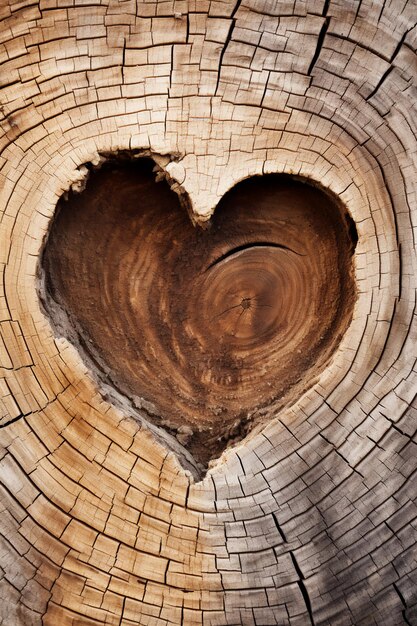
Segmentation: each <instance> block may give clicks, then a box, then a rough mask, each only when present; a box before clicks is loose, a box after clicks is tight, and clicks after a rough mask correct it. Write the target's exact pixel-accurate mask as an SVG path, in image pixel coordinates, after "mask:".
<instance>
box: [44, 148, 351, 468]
mask: <svg viewBox="0 0 417 626" xmlns="http://www.w3.org/2000/svg"><path fill="white" fill-rule="evenodd" d="M154 165H155V163H154V162H153V161H152V160H151V159H149V158H140V159H134V160H133V159H126V158H125V159H124V160H120V159H116V158H110V159H108V160H107V161H106V162H105V163H104V164H103V165H102V166H101V167H100V169H98V170H97V171H93V170H92V171H91V173H90V176H89V179H88V181H87V183H86V186H85V190H84V191H82V192H81V193H74V192H70V193H69V194H67V195H66V197H65V198H62V199H61V200H60V201H59V203H58V205H57V210H56V214H55V217H54V219H53V220H52V223H51V227H50V230H49V233H48V237H47V239H46V243H45V246H44V250H43V254H42V259H41V264H40V271H41V276H42V279H41V281H40V283H41V287H40V295H41V298H42V301H43V304H44V308H45V310H46V312H47V314H48V315H49V317H50V320H51V323H52V325H53V326H54V328H55V332H56V334H59V335H64V336H66V337H67V338H68V339H69V340H70V341H71V342H72V343H73V344H74V345H75V346H76V348H77V349H78V350H79V353H80V355H81V356H82V358H83V359H84V360H85V361H86V363H87V364H88V365H89V368H90V370H91V372H92V375H94V376H95V377H96V378H97V380H98V381H99V382H100V384H101V385H102V386H103V385H104V386H105V389H106V391H105V392H106V393H108V394H109V398H110V399H111V400H112V401H113V402H117V401H119V400H120V398H121V397H123V398H125V399H130V402H131V405H130V406H131V409H132V412H135V413H137V415H140V416H144V417H145V419H146V420H147V421H148V422H149V423H150V424H151V428H153V429H154V431H155V429H157V430H158V432H161V429H163V430H164V431H165V432H167V433H168V437H163V440H164V445H167V446H168V447H170V448H172V449H173V450H174V452H176V453H177V454H178V456H179V458H180V460H182V462H185V463H187V464H188V463H191V465H193V466H194V468H197V471H198V472H199V473H200V474H201V473H204V471H205V470H206V469H207V467H208V464H209V462H210V461H212V460H213V459H218V458H219V456H220V455H221V454H222V452H223V451H224V450H225V448H227V447H228V446H231V445H233V444H235V443H237V442H238V441H241V440H242V439H243V438H245V437H246V436H247V435H248V434H249V433H250V432H254V430H256V431H258V430H259V429H261V428H262V425H264V424H265V423H267V422H269V421H270V420H271V419H273V418H275V417H276V416H277V413H278V412H279V411H280V410H281V409H282V408H283V406H288V404H290V403H293V402H294V401H295V400H296V399H297V398H299V397H300V396H301V395H302V393H303V392H304V391H305V390H306V389H307V388H309V387H311V385H312V384H313V381H314V380H315V379H316V378H317V376H318V374H320V373H321V372H322V371H323V369H324V368H325V367H326V365H328V363H329V360H330V358H331V356H332V355H333V354H334V352H335V350H336V349H337V347H338V345H339V343H340V340H341V337H342V336H343V334H344V333H345V331H346V329H347V328H348V326H349V324H350V321H351V319H352V312H353V306H354V302H355V297H356V290H355V282H354V267H353V253H354V248H355V245H356V241H357V234H356V228H355V225H354V223H353V221H352V219H351V218H350V216H349V215H348V212H347V210H346V208H345V207H344V206H343V205H342V204H341V202H340V201H339V200H338V199H337V198H335V197H334V196H333V195H332V194H331V193H329V192H327V191H325V190H322V189H320V188H318V187H317V186H314V185H312V184H308V182H306V181H304V180H303V181H300V180H299V179H294V178H291V177H289V176H283V175H273V174H270V175H266V176H256V177H253V178H250V179H247V180H244V181H242V182H240V183H238V184H237V185H236V186H235V187H234V188H233V189H231V190H230V191H229V192H228V193H227V194H226V195H225V196H224V197H223V199H222V200H221V202H220V203H219V205H218V206H217V207H216V210H215V213H214V215H213V217H212V219H211V221H210V224H209V227H208V228H205V229H203V228H200V227H198V226H194V225H193V223H192V221H191V220H190V218H189V216H188V214H187V212H186V210H185V209H184V208H183V207H182V206H181V205H180V202H179V199H178V196H177V195H176V194H174V193H173V192H172V191H171V189H170V187H169V185H168V183H167V182H166V181H163V182H160V183H158V184H156V183H155V180H154V173H153V168H154ZM187 204H188V205H189V202H188V203H187ZM103 389H104V387H103ZM109 390H110V391H109ZM157 436H158V435H157ZM184 459H185V461H184Z"/></svg>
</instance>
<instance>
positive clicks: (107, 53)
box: [0, 0, 417, 626]
mask: <svg viewBox="0 0 417 626" xmlns="http://www.w3.org/2000/svg"><path fill="white" fill-rule="evenodd" d="M416 9H417V7H416V3H415V1H414V0H408V2H407V1H405V2H391V3H388V2H383V1H382V0H377V1H376V2H373V3H366V2H362V3H360V4H358V3H357V2H354V1H353V0H347V1H346V2H339V1H338V0H330V2H327V1H326V2H324V1H322V0H321V1H320V0H311V1H308V2H302V1H300V2H299V1H298V0H297V1H296V2H293V1H292V0H291V2H287V1H286V0H285V1H280V2H272V1H269V0H265V1H262V2H257V1H255V0H247V1H246V0H245V1H244V2H235V1H234V0H233V1H230V2H229V0H226V1H223V0H213V1H211V2H208V1H206V0H201V1H200V0H198V2H197V1H196V0H174V1H173V2H162V1H142V0H138V1H137V2H136V1H133V0H126V1H124V2H121V1H116V0H103V1H102V2H100V3H96V2H84V1H83V0H74V1H71V2H63V1H61V0H39V1H38V2H33V1H32V0H22V1H19V2H15V1H12V0H4V1H3V2H1V3H0V62H1V68H2V71H1V78H0V80H1V86H2V89H1V107H0V127H1V133H0V151H1V152H0V399H1V401H0V427H1V428H0V492H1V495H0V623H2V624H4V625H5V626H27V625H33V626H35V625H40V624H43V625H45V626H56V625H57V624H59V625H60V626H61V625H62V626H67V625H68V626H70V625H71V626H74V625H75V624H78V625H79V626H81V625H82V626H87V625H90V626H93V625H96V624H114V625H115V626H116V625H117V626H133V625H135V626H136V625H138V624H140V625H151V624H152V625H154V626H156V625H158V626H166V625H168V624H185V625H193V624H196V625H198V624H199V625H201V626H203V625H204V626H221V625H226V624H230V625H232V624H233V625H235V624H236V625H237V624H243V625H248V626H249V625H253V624H257V625H259V626H260V625H264V624H280V625H282V624H294V625H295V624H302V625H304V624H310V623H311V624H315V625H317V626H318V625H319V624H320V625H326V624H329V625H330V624H331V625H332V626H338V625H340V626H344V625H349V624H350V625H352V626H359V625H362V624H363V625H365V624H366V625H367V624H378V625H380V626H385V625H386V624H390V625H393V626H395V625H397V624H398V625H400V624H404V623H408V624H414V623H415V622H416V619H417V617H416V616H417V593H416V589H417V580H416V574H415V558H416V550H415V519H416V511H417V509H416V497H417V494H416V487H415V480H414V474H415V471H416V469H417V454H416V449H415V447H416V446H415V433H416V430H417V425H416V416H417V412H416V409H417V405H416V399H415V398H416V389H417V380H416V365H415V362H416V354H417V342H416V336H417V335H416V329H415V323H416V322H415V320H416V317H415V310H416V308H415V307H416V277H417V267H416V243H415V242H416V234H417V230H416V224H417V214H416V197H417V195H416V180H415V171H416V163H417V158H416V154H417V150H416V141H415V138H416V134H417V128H416V119H417V111H416V103H415V88H416V70H415V59H416V56H415V55H416V47H417V35H416V32H417V30H416V23H415V21H416V14H417V11H416ZM120 151H135V152H136V153H137V154H139V153H140V154H143V153H146V154H147V155H148V156H153V158H154V159H155V161H156V163H157V165H158V167H157V169H158V170H159V175H160V176H165V177H166V178H167V180H168V182H169V184H170V185H171V187H172V189H173V190H174V191H176V192H177V193H179V194H180V196H183V197H184V196H185V195H187V196H188V198H189V203H188V209H189V213H190V216H191V218H192V219H193V221H195V222H196V223H201V224H205V223H206V222H207V221H208V220H209V219H210V217H211V215H212V213H213V211H214V209H215V207H216V206H217V205H218V203H219V201H220V200H221V198H222V197H223V196H224V195H225V194H226V193H227V191H228V190H230V189H231V188H232V187H234V186H235V185H236V184H237V183H238V182H239V181H242V180H243V179H245V178H247V177H251V176H255V175H261V174H279V173H283V174H286V175H296V176H299V177H304V178H307V179H311V180H312V181H315V182H316V183H318V184H319V185H321V186H323V187H324V188H326V189H329V190H330V191H331V192H332V193H334V194H336V196H338V197H339V198H340V200H341V201H342V203H343V204H344V205H345V206H346V207H347V209H348V211H349V213H350V215H351V216H352V218H353V219H354V221H355V224H356V229H357V232H358V236H359V240H358V244H357V246H356V250H355V254H354V257H353V259H354V260H353V263H354V273H355V283H356V290H357V299H356V302H355V306H354V310H353V315H352V321H351V323H350V325H349V327H348V328H347V329H346V332H345V329H344V328H343V337H341V339H340V342H339V343H338V345H337V348H336V349H335V351H334V352H333V353H332V356H331V359H330V361H329V362H328V363H327V365H326V366H325V367H324V369H321V370H320V371H317V372H316V375H315V376H314V377H310V378H308V380H307V381H304V382H307V384H306V385H304V386H303V390H305V389H307V390H306V391H305V393H303V394H301V395H298V396H297V398H295V399H294V401H292V402H291V403H289V404H287V405H285V406H284V407H281V408H280V409H279V410H278V409H277V408H276V407H275V408H274V407H273V406H265V409H264V413H263V415H262V420H261V421H260V422H259V424H258V426H257V427H256V428H255V430H252V431H251V434H250V436H249V437H247V438H246V439H244V440H243V441H241V442H240V443H239V444H238V445H236V446H235V447H230V448H229V449H227V450H226V451H225V452H224V454H223V455H222V456H221V457H220V459H219V460H218V461H217V462H216V463H214V464H213V467H211V469H210V470H209V471H208V473H207V475H206V477H205V478H204V480H199V479H198V477H196V475H195V473H193V472H194V470H193V464H192V462H191V460H190V459H189V458H188V460H187V455H186V453H184V452H183V456H184V458H183V459H182V464H181V463H180V462H179V461H178V454H180V449H179V448H175V450H174V451H173V449H172V447H169V446H167V445H166V441H165V440H164V438H163V436H161V434H160V433H159V432H158V430H157V429H156V428H155V427H154V426H149V425H147V422H146V414H144V413H143V411H142V412H141V409H140V408H137V407H134V406H132V405H131V404H130V403H129V402H128V401H127V399H126V398H125V397H124V396H123V394H117V393H115V392H114V390H113V389H112V388H110V387H109V386H108V385H107V386H106V385H105V384H103V383H102V382H100V381H99V379H98V377H97V376H96V373H95V371H94V368H93V367H91V366H90V365H89V364H87V363H86V362H85V361H83V358H82V355H81V354H80V353H79V352H78V351H77V349H76V347H75V346H74V345H73V344H72V343H71V341H70V340H68V338H65V337H64V336H61V334H60V332H59V331H58V330H57V326H56V324H55V326H53V324H52V323H51V319H50V316H49V315H48V313H47V312H46V311H45V309H44V307H43V304H42V298H41V294H42V276H41V273H40V267H41V264H40V257H41V254H42V251H43V246H44V242H45V237H46V235H47V233H48V231H49V229H50V225H51V223H52V220H53V217H54V215H55V211H56V206H57V203H58V201H59V199H60V198H61V196H62V195H63V194H67V193H68V192H69V191H70V190H71V189H73V190H75V191H81V190H82V188H83V186H84V185H85V178H86V171H87V170H86V166H85V164H92V166H93V167H97V166H98V165H99V164H100V163H101V162H102V160H103V159H104V158H105V157H104V156H103V155H108V154H109V153H111V154H116V153H118V152H120ZM184 466H185V469H184ZM187 468H188V469H187Z"/></svg>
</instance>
